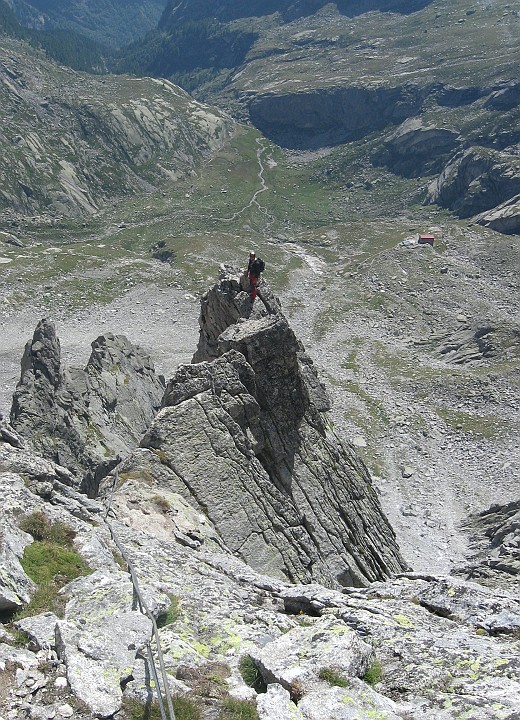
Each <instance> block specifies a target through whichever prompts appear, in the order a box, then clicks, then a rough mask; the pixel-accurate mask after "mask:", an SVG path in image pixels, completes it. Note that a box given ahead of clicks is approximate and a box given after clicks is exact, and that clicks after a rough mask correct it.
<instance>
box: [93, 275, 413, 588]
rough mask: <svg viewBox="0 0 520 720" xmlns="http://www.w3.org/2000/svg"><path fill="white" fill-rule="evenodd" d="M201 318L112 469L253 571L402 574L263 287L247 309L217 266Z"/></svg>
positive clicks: (322, 397) (319, 390) (348, 451)
mask: <svg viewBox="0 0 520 720" xmlns="http://www.w3.org/2000/svg"><path fill="white" fill-rule="evenodd" d="M200 325H201V332H200V340H199V346H198V349H197V352H196V354H195V358H194V360H196V361H198V362H196V364H193V365H190V366H181V367H180V368H179V370H178V371H177V373H176V374H175V376H174V377H173V378H172V380H171V381H170V382H169V383H168V386H167V388H166V392H165V396H164V401H163V402H164V405H165V407H164V408H163V409H162V410H161V412H160V413H159V414H158V416H157V417H156V419H155V420H154V422H153V424H152V426H151V428H150V429H149V430H148V431H147V433H146V434H145V436H144V438H143V440H142V441H141V449H140V450H139V451H136V452H134V453H133V454H132V455H131V456H130V457H129V458H128V459H127V460H126V461H125V462H124V463H123V464H122V465H121V466H120V468H119V472H120V474H121V475H123V476H125V477H132V476H133V477H135V476H136V474H137V475H139V474H141V476H143V475H146V474H147V475H148V476H149V477H151V478H153V482H154V484H157V485H159V486H160V487H162V488H164V489H167V490H169V491H173V492H176V493H179V494H180V495H182V496H183V497H185V498H186V500H187V501H188V502H190V503H193V504H194V506H195V507H197V508H199V509H200V511H201V512H204V514H206V515H207V516H208V518H209V520H210V521H211V522H212V523H213V525H214V527H215V528H216V530H217V532H218V533H219V535H220V538H221V539H222V541H223V542H224V544H225V545H226V546H227V547H228V548H229V549H231V550H232V551H233V552H234V553H236V554H238V555H239V556H240V557H242V558H243V559H244V560H245V561H246V562H247V563H248V564H250V565H251V566H252V567H254V568H255V569H256V570H258V571H262V572H267V573H270V574H274V575H276V576H278V577H288V578H290V579H291V580H298V581H302V582H309V581H311V580H317V581H320V582H323V583H325V584H326V585H330V586H336V587H337V586H341V585H366V584H367V583H368V582H370V581H373V580H376V579H381V578H384V577H388V576H389V575H391V574H393V573H395V572H399V571H400V570H402V569H403V567H404V562H403V560H402V559H401V556H400V554H399V550H398V548H397V545H396V541H395V536H394V533H393V531H392V529H391V528H390V526H389V524H388V521H387V520H386V518H385V516H384V515H383V512H382V510H381V507H380V504H379V501H378V498H377V495H376V493H375V491H374V488H373V487H372V484H371V480H370V477H369V475H368V472H367V470H366V468H365V466H364V465H363V463H362V462H361V460H360V459H359V458H358V457H357V455H356V454H355V452H354V450H353V448H351V447H350V446H347V445H345V444H344V443H343V442H342V441H341V440H340V439H339V438H338V437H337V436H336V434H335V433H334V431H333V429H332V427H331V425H330V423H329V422H328V420H327V415H326V411H327V410H328V409H329V401H328V398H327V394H326V392H325V389H324V388H323V386H322V385H321V383H320V381H319V379H318V376H317V374H316V371H315V369H314V367H313V365H312V361H311V360H310V358H309V357H308V355H307V354H306V353H305V351H304V348H303V346H302V344H301V343H300V342H299V341H298V339H297V338H296V337H295V335H294V333H293V331H292V330H291V328H290V327H289V325H288V323H287V320H286V319H285V317H284V315H283V314H282V312H281V310H280V306H279V303H278V302H277V300H276V299H275V298H274V297H273V296H272V294H271V292H270V290H269V288H268V286H267V284H265V283H264V284H263V285H262V288H261V291H260V297H259V298H258V299H257V300H256V301H255V303H254V305H253V304H252V303H251V300H250V298H249V296H248V295H247V294H246V293H243V292H241V291H240V287H239V283H238V276H237V275H236V274H235V273H234V272H232V271H230V269H229V268H228V269H224V271H223V275H222V279H221V281H220V282H219V283H218V284H217V285H215V286H214V287H213V288H212V289H211V290H209V291H208V292H207V293H206V294H205V296H204V297H203V299H202V310H201V319H200ZM106 487H108V485H107V486H106Z"/></svg>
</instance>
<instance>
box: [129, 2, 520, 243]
mask: <svg viewBox="0 0 520 720" xmlns="http://www.w3.org/2000/svg"><path fill="white" fill-rule="evenodd" d="M519 48H520V14H519V12H518V10H516V9H515V8H514V7H513V6H512V5H511V4H510V3H508V2H507V1H506V0H496V2H493V3H477V4H474V5H472V6H471V7H470V6H469V5H468V3H467V2H466V0H453V2H446V0H428V1H425V0H416V1H415V2H414V1H412V0H406V1H399V0H387V1H385V0H359V1H355V0H352V1H347V0H339V1H338V2H337V3H335V4H332V3H328V4H326V3H325V2H324V1H323V0H307V1H305V0H302V2H291V0H278V1H277V2H276V1H275V0H267V1H266V2H263V3H260V2H257V1H256V0H251V1H250V2H238V0H228V1H226V0H222V1H221V2H209V0H193V2H188V1H187V0H186V1H184V2H178V1H176V0H171V1H170V2H169V4H168V6H167V7H166V9H165V12H164V14H163V16H162V18H161V21H160V23H159V26H158V31H157V32H156V33H152V34H150V35H149V37H148V39H147V40H146V41H145V42H144V43H139V44H137V45H134V46H132V47H130V48H129V49H128V50H127V51H126V53H125V54H123V55H122V57H121V59H120V69H121V70H126V71H130V72H134V73H136V74H139V73H146V74H152V75H158V76H163V77H168V78H170V79H172V80H173V81H174V82H177V83H179V84H180V85H181V86H182V87H185V88H186V89H188V90H189V91H191V92H194V93H195V94H196V96H197V97H200V98H201V99H204V100H205V101H208V102H212V103H214V104H218V105H221V106H224V107H225V108H226V109H227V110H230V111H231V112H232V113H234V114H235V115H237V116H239V117H242V118H246V119H248V120H250V121H251V122H252V123H253V124H254V125H255V126H256V127H257V128H258V129H259V130H261V132H262V133H264V134H265V135H266V136H267V137H269V138H270V139H272V140H273V141H274V142H276V143H277V144H279V145H281V146H282V147H286V148H289V149H293V150H309V149H310V150H316V149H318V148H322V147H331V146H339V145H342V144H345V143H352V142H357V141H364V139H368V138H369V139H370V157H371V162H372V163H373V165H374V166H385V167H386V168H388V169H390V170H391V171H392V172H394V173H395V174H396V175H400V176H404V177H417V178H421V179H423V181H424V183H425V186H426V185H429V188H428V190H427V192H425V194H424V199H425V201H426V202H433V203H437V204H439V205H441V206H442V207H445V208H448V209H450V210H452V211H454V212H455V213H457V214H458V215H459V216H460V217H473V216H475V217H477V219H478V221H479V222H482V223H485V224H489V225H490V226H492V227H494V228H495V229H498V230H500V231H503V232H516V231H517V229H518V228H519V227H520V165H519V160H518V143H519V141H520V131H519V130H518V128H519V123H520V78H519V76H518V67H519V66H520V50H519ZM333 175H334V177H336V179H339V180H344V181H345V182H348V179H349V169H348V167H346V166H344V165H343V166H340V167H338V168H336V169H335V170H334V171H333ZM497 213H498V214H497Z"/></svg>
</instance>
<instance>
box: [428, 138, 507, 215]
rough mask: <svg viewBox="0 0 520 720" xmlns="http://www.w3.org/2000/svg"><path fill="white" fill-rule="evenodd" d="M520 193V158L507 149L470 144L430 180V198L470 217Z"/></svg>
mask: <svg viewBox="0 0 520 720" xmlns="http://www.w3.org/2000/svg"><path fill="white" fill-rule="evenodd" d="M519 193H520V161H519V159H518V156H517V155H516V154H515V153H513V152H511V153H508V152H507V151H505V150H504V151H497V150H491V149H489V148H482V147H470V148H469V149H467V150H464V151H463V152H461V153H459V154H458V155H456V156H455V157H454V158H453V159H452V160H451V161H450V162H449V163H448V164H447V165H446V167H445V168H444V170H443V171H442V173H441V174H440V175H439V177H438V178H437V180H435V181H434V182H433V183H431V185H430V187H429V190H428V200H429V201H430V202H433V203H437V204H438V205H441V206H442V207H445V208H449V209H450V210H453V211H454V212H456V213H457V215H459V217H463V218H466V217H471V216H472V215H477V214H478V213H483V212H485V211H488V210H491V209H492V208H495V207H496V206H497V205H501V204H502V203H504V202H506V201H508V200H510V199H511V198H512V197H514V196H515V195H518V194H519Z"/></svg>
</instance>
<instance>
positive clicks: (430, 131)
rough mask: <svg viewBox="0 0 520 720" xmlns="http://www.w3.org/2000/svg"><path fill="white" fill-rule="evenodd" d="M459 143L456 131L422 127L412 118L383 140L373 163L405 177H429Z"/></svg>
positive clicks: (421, 123)
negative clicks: (384, 166)
mask: <svg viewBox="0 0 520 720" xmlns="http://www.w3.org/2000/svg"><path fill="white" fill-rule="evenodd" d="M459 142H460V138H459V134H458V133H457V132H456V131H454V130H448V129H447V128H438V127H432V126H429V125H425V124H424V122H423V121H422V120H421V119H420V118H411V119H409V120H405V122H404V123H403V124H402V125H400V126H399V127H398V128H397V130H395V131H394V132H393V133H392V134H391V135H390V136H389V137H387V138H386V140H384V143H383V148H382V149H381V150H380V151H378V152H377V153H376V154H375V155H374V157H373V162H374V163H375V164H378V165H386V166H387V167H388V168H389V169H390V170H392V172H395V173H397V174H399V175H404V176H405V177H419V176H421V175H431V174H433V173H435V172H440V171H441V170H442V167H443V165H444V164H445V162H446V160H447V159H448V156H449V154H450V153H452V152H453V151H454V150H455V148H456V147H457V145H458V143H459Z"/></svg>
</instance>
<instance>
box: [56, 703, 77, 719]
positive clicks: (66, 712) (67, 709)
mask: <svg viewBox="0 0 520 720" xmlns="http://www.w3.org/2000/svg"><path fill="white" fill-rule="evenodd" d="M58 715H61V717H65V718H69V717H72V716H73V715H74V708H72V707H71V706H70V705H69V704H68V703H65V704H64V705H60V706H59V707H58Z"/></svg>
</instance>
